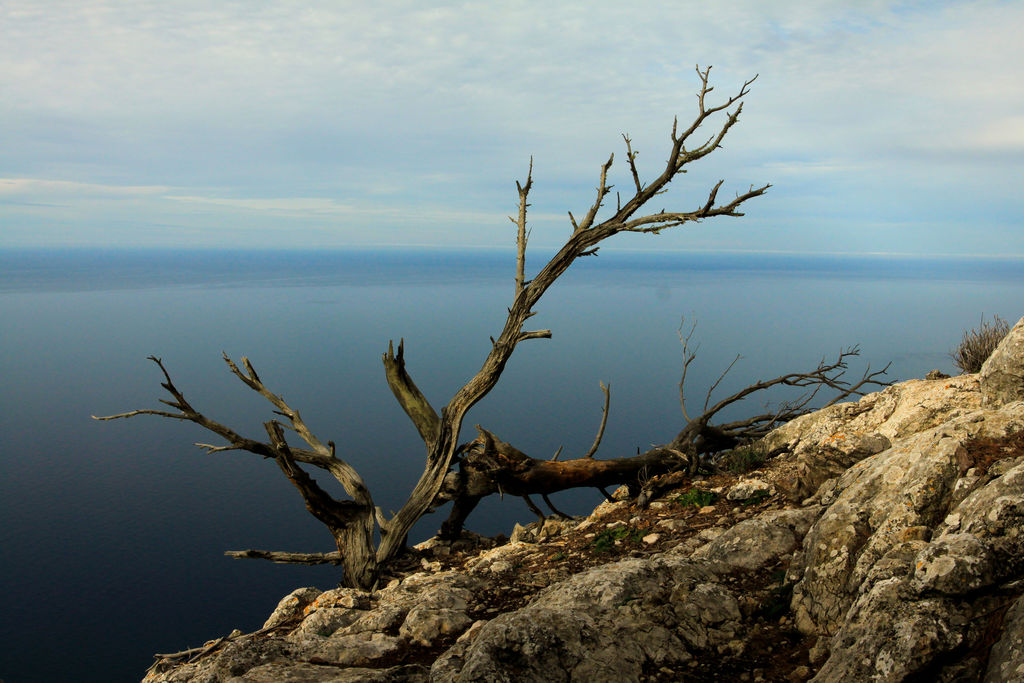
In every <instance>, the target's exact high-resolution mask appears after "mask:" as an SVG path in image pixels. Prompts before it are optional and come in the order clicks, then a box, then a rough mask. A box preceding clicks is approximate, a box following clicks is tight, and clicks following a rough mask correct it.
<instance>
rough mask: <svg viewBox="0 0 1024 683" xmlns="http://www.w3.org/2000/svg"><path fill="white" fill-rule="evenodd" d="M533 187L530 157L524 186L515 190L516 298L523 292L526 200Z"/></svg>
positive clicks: (526, 237) (517, 184)
mask: <svg viewBox="0 0 1024 683" xmlns="http://www.w3.org/2000/svg"><path fill="white" fill-rule="evenodd" d="M531 187H533V157H530V170H529V171H527V173H526V184H525V185H520V184H519V183H518V182H516V189H517V190H518V191H519V219H518V220H517V221H516V226H517V227H518V235H517V237H516V296H518V295H519V292H521V291H522V290H523V286H524V284H525V283H526V241H527V239H528V237H529V236H528V235H527V232H526V208H527V207H528V206H529V204H527V203H526V199H527V197H528V196H529V194H530V188H531Z"/></svg>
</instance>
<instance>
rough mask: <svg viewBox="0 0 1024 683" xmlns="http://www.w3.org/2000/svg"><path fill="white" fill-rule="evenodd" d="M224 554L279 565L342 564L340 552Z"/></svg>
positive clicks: (238, 558)
mask: <svg viewBox="0 0 1024 683" xmlns="http://www.w3.org/2000/svg"><path fill="white" fill-rule="evenodd" d="M224 554H225V555H227V556H228V557H233V558H235V559H236V560H270V561H271V562H276V563H277V564H334V565H340V564H342V561H343V560H342V555H341V553H340V552H337V551H336V552H331V553H290V552H281V551H276V550H225V551H224Z"/></svg>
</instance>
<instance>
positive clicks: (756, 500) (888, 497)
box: [146, 321, 1024, 682]
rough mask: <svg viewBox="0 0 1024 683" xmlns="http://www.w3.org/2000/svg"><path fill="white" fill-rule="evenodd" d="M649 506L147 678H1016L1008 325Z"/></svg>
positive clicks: (485, 549)
mask: <svg viewBox="0 0 1024 683" xmlns="http://www.w3.org/2000/svg"><path fill="white" fill-rule="evenodd" d="M761 448H762V453H764V454H766V455H767V456H769V457H768V459H767V460H766V462H765V463H764V464H763V465H761V466H759V467H757V468H755V469H753V470H751V471H747V472H743V473H739V474H729V473H722V474H716V475H714V476H704V477H697V478H695V479H692V480H686V481H682V482H680V485H679V486H678V487H677V488H674V489H672V490H669V491H668V492H667V493H665V494H663V495H662V496H661V497H660V498H658V499H656V500H654V501H653V502H652V503H651V504H650V505H649V506H647V507H646V508H644V509H641V508H639V507H638V506H637V505H636V504H635V503H634V502H633V501H630V500H628V499H622V500H617V501H615V502H606V503H602V504H601V505H600V506H598V508H597V509H596V510H594V512H593V514H591V515H590V516H589V517H587V518H585V519H571V520H568V519H566V520H559V519H548V520H546V521H544V522H543V523H541V522H536V523H534V524H531V525H529V526H527V527H517V528H516V529H515V531H514V532H513V533H512V538H511V539H510V540H509V541H508V542H503V543H498V542H496V541H495V540H493V539H483V538H480V537H475V536H472V535H468V534H467V535H465V536H464V537H463V538H462V539H460V540H458V541H455V542H453V543H442V542H439V541H437V540H436V539H432V540H431V541H427V542H426V543H423V544H420V545H419V546H417V547H416V548H414V549H413V550H412V551H411V552H410V553H409V555H408V556H407V557H406V558H404V564H403V565H402V566H401V567H398V568H396V572H397V574H396V576H395V577H394V579H393V580H391V582H390V583H389V584H388V585H387V586H385V587H384V588H382V589H380V590H378V591H375V592H372V593H368V592H362V591H358V590H355V589H342V588H339V589H333V590H328V591H325V592H321V591H319V590H317V589H314V588H302V589H298V590H296V591H295V592H293V593H292V594H290V595H289V596H286V597H285V598H284V599H283V600H282V601H281V603H280V605H279V606H278V608H277V610H275V612H274V613H273V614H272V615H271V616H270V618H269V619H268V620H267V622H266V624H265V626H264V627H263V628H262V629H261V630H260V631H257V632H256V633H252V634H242V633H238V632H235V633H232V634H230V635H228V636H225V637H223V638H219V639H216V640H214V641H210V642H209V643H207V644H206V645H205V646H203V647H201V648H197V649H196V650H193V651H189V652H187V653H180V654H179V655H178V656H175V657H168V658H166V659H163V660H160V661H158V662H157V664H156V665H154V668H153V669H151V670H150V672H149V673H148V675H147V677H146V680H147V681H253V682H255V681H294V682H299V681H462V682H468V681H488V682H490V681H576V680H580V681H584V680H586V681H722V680H730V681H731V680H736V681H744V680H746V681H804V680H814V681H838V680H844V679H845V680H849V681H866V680H872V681H876V680H877V681H909V680H929V681H932V680H934V681H1010V680H1024V600H1021V599H1020V596H1021V595H1022V594H1024V535H1022V533H1021V521H1022V517H1024V321H1022V322H1020V323H1018V324H1017V326H1016V327H1014V329H1013V330H1012V331H1011V334H1010V336H1009V337H1007V339H1006V340H1005V341H1004V342H1003V345H1002V346H1001V347H1000V349H999V350H998V351H997V352H996V354H994V355H993V357H992V358H991V359H990V361H989V362H988V363H987V364H986V366H985V368H983V370H982V372H981V373H980V374H979V375H963V376H960V377H956V378H939V379H933V380H912V381H909V382H904V383H902V384H898V385H895V386H892V387H889V388H887V389H886V390H884V391H881V392H878V393H875V394H870V395H868V396H866V397H864V398H863V399H862V400H860V401H858V402H856V403H847V404H841V405H836V406H832V407H830V408H828V409H826V410H823V411H819V412H817V413H813V414H810V415H807V416H804V417H801V418H799V419H797V420H794V421H793V422H791V423H789V424H787V425H784V426H783V427H782V428H780V429H778V430H776V431H775V432H773V433H772V434H770V435H769V436H768V437H767V438H766V439H765V441H764V443H763V444H762V445H761Z"/></svg>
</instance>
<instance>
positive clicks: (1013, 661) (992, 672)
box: [984, 598, 1024, 683]
mask: <svg viewBox="0 0 1024 683" xmlns="http://www.w3.org/2000/svg"><path fill="white" fill-rule="evenodd" d="M1004 681H1024V598H1017V600H1015V601H1014V603H1013V605H1012V606H1011V607H1010V609H1009V610H1007V612H1006V616H1005V617H1004V618H1003V634H1002V637H1000V638H999V640H998V641H997V642H996V644H995V645H993V646H992V651H991V652H990V653H989V658H988V671H987V672H986V674H985V681H984V683H1003V682H1004Z"/></svg>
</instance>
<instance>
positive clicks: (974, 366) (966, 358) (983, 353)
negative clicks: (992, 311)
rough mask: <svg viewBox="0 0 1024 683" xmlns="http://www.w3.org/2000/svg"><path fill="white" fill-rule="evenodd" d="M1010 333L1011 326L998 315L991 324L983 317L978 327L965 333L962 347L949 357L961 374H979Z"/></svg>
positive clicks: (961, 343) (957, 348) (958, 347)
mask: <svg viewBox="0 0 1024 683" xmlns="http://www.w3.org/2000/svg"><path fill="white" fill-rule="evenodd" d="M1009 331H1010V324H1009V323H1008V322H1006V321H1005V320H1003V319H1002V318H1000V317H999V316H998V315H995V316H992V322H991V323H987V322H985V316H984V315H982V316H981V323H980V324H979V325H978V327H976V328H974V329H973V330H968V331H966V332H964V338H963V340H961V342H960V345H959V346H957V347H956V349H954V350H953V352H952V353H950V354H949V356H950V358H952V359H953V364H954V365H956V366H957V367H958V368H960V371H961V372H964V373H973V372H979V371H980V370H981V366H982V365H983V364H984V363H985V361H986V360H988V357H989V356H991V355H992V352H993V351H995V350H996V347H997V346H999V342H1001V341H1002V340H1003V337H1005V336H1006V335H1007V333H1008V332H1009Z"/></svg>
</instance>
